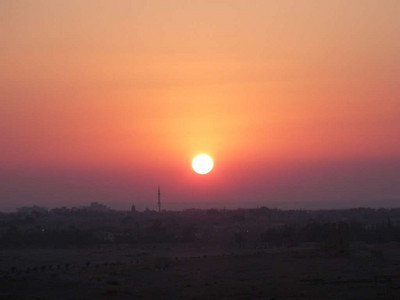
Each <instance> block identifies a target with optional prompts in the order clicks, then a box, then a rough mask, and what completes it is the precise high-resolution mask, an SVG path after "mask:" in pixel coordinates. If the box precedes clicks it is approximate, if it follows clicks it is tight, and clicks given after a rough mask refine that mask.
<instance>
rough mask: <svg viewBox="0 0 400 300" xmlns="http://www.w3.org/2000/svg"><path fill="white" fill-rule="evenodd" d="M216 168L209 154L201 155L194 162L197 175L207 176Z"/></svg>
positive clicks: (193, 166)
mask: <svg viewBox="0 0 400 300" xmlns="http://www.w3.org/2000/svg"><path fill="white" fill-rule="evenodd" d="M213 167H214V162H213V160H212V158H211V157H210V156H209V155H207V154H199V155H197V156H196V157H195V158H193V161H192V168H193V170H194V171H195V172H196V173H197V174H201V175H204V174H207V173H209V172H210V171H211V170H212V169H213Z"/></svg>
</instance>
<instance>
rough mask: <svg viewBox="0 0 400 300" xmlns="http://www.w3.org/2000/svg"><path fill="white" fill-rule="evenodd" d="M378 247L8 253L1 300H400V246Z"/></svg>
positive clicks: (0, 263)
mask: <svg viewBox="0 0 400 300" xmlns="http://www.w3.org/2000/svg"><path fill="white" fill-rule="evenodd" d="M373 249H378V248H372V247H371V246H368V247H367V246H365V245H355V246H352V251H351V255H350V256H347V257H333V256H329V255H327V254H325V253H323V252H321V250H317V248H316V247H312V246H308V247H306V246H304V247H298V248H288V249H265V250H254V249H253V250H250V249H248V250H246V249H235V250H232V249H222V248H201V247H196V246H194V245H191V246H182V245H173V246H165V245H163V246H151V245H150V246H146V247H136V248H135V247H131V246H115V247H110V246H108V247H104V248H100V249H98V248H96V249H94V248H90V249H54V250H53V249H29V250H28V249H26V250H21V249H18V250H10V249H8V250H1V252H0V299H399V297H400V246H399V245H398V244H389V245H385V246H381V248H380V250H379V249H378V251H376V250H375V251H374V250H373ZM377 253H378V254H377ZM381 253H383V255H381Z"/></svg>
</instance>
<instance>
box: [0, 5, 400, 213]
mask: <svg viewBox="0 0 400 300" xmlns="http://www.w3.org/2000/svg"><path fill="white" fill-rule="evenodd" d="M0 45H1V47H0V70H1V72H0V140H1V147H0V161H1V162H2V165H3V167H2V169H0V177H2V178H3V177H4V178H14V177H12V176H11V175H10V173H8V172H14V173H15V174H18V172H17V171H15V170H26V169H30V170H36V171H30V172H32V173H30V174H31V175H29V176H28V177H24V178H25V179H21V178H22V177H23V176H22V177H21V176H19V177H18V176H17V175H15V176H17V177H18V178H20V180H21V186H27V188H26V191H27V193H26V195H25V196H21V194H18V193H14V192H13V191H14V190H13V188H12V184H11V185H6V184H5V190H7V191H8V192H6V193H3V195H1V194H0V197H3V199H4V201H3V202H4V203H6V202H7V203H13V201H17V202H18V201H19V202H18V203H21V204H25V203H29V201H28V200H27V199H26V198H29V195H33V194H35V193H36V195H37V197H36V198H35V197H33V196H32V197H33V199H34V200H35V201H36V202H38V203H39V202H40V201H41V200H40V199H42V198H46V192H45V191H49V190H52V191H53V192H52V194H58V196H59V199H62V200H63V201H64V202H65V204H68V203H74V204H76V203H77V201H76V200H74V199H70V198H72V197H75V196H76V195H81V198H80V199H81V200H80V201H82V202H84V201H85V197H83V196H82V195H88V194H85V193H83V192H81V193H80V191H82V189H83V190H85V189H89V190H90V187H88V186H85V184H84V183H82V182H85V179H86V180H89V179H88V178H89V177H90V178H92V179H91V180H93V182H94V179H93V178H94V177H93V173H96V172H100V173H104V174H119V176H120V177H118V176H116V177H115V178H117V179H115V183H113V184H110V188H109V189H108V190H107V193H108V194H109V195H110V196H109V197H108V198H107V199H104V201H105V202H107V204H110V205H112V203H113V201H114V200H113V199H112V198H113V195H116V194H118V193H117V192H116V190H117V189H120V188H121V187H120V186H119V184H121V182H126V187H125V189H126V195H125V196H123V197H122V196H121V197H120V198H118V195H117V196H115V197H116V199H115V202H118V203H126V202H127V201H128V200H127V199H128V198H129V197H131V198H129V199H137V200H136V201H143V202H149V201H152V197H154V195H153V193H154V191H153V189H154V186H157V184H158V183H160V184H164V186H165V187H166V189H167V190H168V191H169V194H168V193H166V195H165V197H166V198H168V197H169V199H168V200H169V201H171V202H174V201H175V202H180V201H187V202H191V201H195V200H193V199H192V198H193V194H196V193H198V192H199V191H201V192H202V193H203V194H202V193H200V194H201V195H203V196H202V197H203V198H201V199H200V198H196V201H214V200H215V199H220V200H224V201H225V200H226V201H229V199H235V201H239V202H240V201H246V199H242V198H246V195H249V197H250V196H251V197H253V196H254V194H257V195H258V197H259V198H260V199H258V201H261V200H263V199H265V203H266V204H268V201H270V200H274V201H277V202H279V201H280V199H282V201H295V200H296V195H295V194H294V195H292V196H285V197H284V196H282V195H281V194H279V192H276V193H275V194H273V193H272V192H271V187H272V186H273V187H274V188H275V189H276V188H277V186H282V187H286V188H290V187H291V184H293V183H291V182H286V181H285V180H284V179H282V178H281V179H280V181H279V180H278V177H279V176H280V175H278V173H279V171H280V170H286V168H288V166H290V165H293V164H294V165H298V164H302V166H303V168H306V169H312V168H314V167H315V166H319V167H318V168H319V169H318V170H320V171H318V172H322V173H321V174H322V175H324V174H325V175H326V174H327V173H326V172H328V173H329V170H331V169H330V168H327V169H324V168H323V167H321V164H330V163H332V162H338V161H341V162H344V161H346V162H355V161H363V165H368V162H371V164H373V165H374V167H373V168H370V169H371V170H372V171H370V173H369V177H368V178H370V179H371V178H379V174H382V172H381V173H376V172H377V171H376V170H378V169H379V170H381V169H382V168H383V169H384V170H387V168H386V167H382V166H381V165H380V164H379V163H377V162H379V161H393V162H396V163H397V162H398V161H399V158H400V152H399V149H400V84H399V83H400V82H399V78H400V2H399V1H397V0H380V1H365V0H357V1H351V0H350V1H329V2H328V1H297V0H293V1H284V0H283V1H265V0H262V1H261V0H254V1H239V0H229V1H206V0H203V1H183V0H171V1H164V0H159V1H99V0H92V1H71V0H68V1H51V0H48V1H44V0H43V1H14V0H9V1H7V0H6V1H1V2H0ZM199 152H207V153H209V154H210V155H211V156H212V157H213V158H214V160H215V170H214V171H213V173H212V174H210V175H208V176H202V177H199V176H198V175H195V174H193V173H192V171H191V169H190V160H191V158H192V157H193V156H194V155H195V154H197V153H199ZM350 165H351V163H350ZM389 165H390V164H389ZM392 165H393V164H392ZM265 168H267V169H268V168H269V169H268V170H265ZM355 168H356V167H355ZM350 169H351V168H350ZM356 169H357V168H356ZM10 170H11V171H10ZM49 170H52V171H49ZM95 170H96V171H95ZM321 170H326V172H325V171H324V172H323V171H321ZM357 170H358V169H357ZM361 170H362V168H361ZM342 171H343V172H345V171H344V170H342ZM46 172H47V173H46ZM49 172H50V173H51V172H55V173H56V174H66V173H68V174H75V175H76V177H77V178H80V179H79V180H77V181H76V182H77V183H76V184H75V185H78V187H76V186H75V185H74V189H76V190H77V192H76V194H73V195H70V196H68V195H67V194H66V193H65V191H64V190H63V189H62V188H60V189H59V190H58V189H57V188H55V187H54V186H55V185H54V183H50V182H49V184H48V185H46V180H43V182H42V183H41V185H40V187H38V188H35V185H34V184H32V183H31V182H32V178H38V177H40V176H39V175H38V174H39V173H40V174H47V175H46V176H49V177H51V176H50V175H49V174H50V173H49ZM85 172H89V174H88V173H85ZM265 172H267V173H268V175H266V173H265ZM288 172H289V173H290V172H291V171H290V168H288ZM318 172H317V173H318ZM360 172H361V171H360ZM393 172H395V176H397V175H400V168H398V169H395V170H394V171H393V170H391V171H390V172H389V173H390V174H392V175H393ZM14 173H13V174H14ZM383 173H385V172H383ZM389 173H388V172H386V173H385V174H389ZM85 174H86V175H85ZM90 174H92V175H90ZM290 174H291V176H294V177H296V176H302V175H301V172H300V173H296V172H294V171H293V172H292V173H290ZM322 175H321V176H322ZM13 176H14V175H13ZM46 176H45V177H46ZM59 176H60V178H61V179H60V180H59V181H60V185H61V186H63V187H64V188H65V187H66V186H68V185H67V184H66V182H67V181H66V179H65V178H64V177H63V176H64V175H59ZM71 176H72V175H71ZM85 176H86V177H85ZM110 176H111V175H110ZM274 176H275V177H274ZM111 177H113V176H111ZM339 177H340V176H339V175H338V178H339ZM62 178H64V179H62ZM249 178H252V182H259V184H258V185H257V186H256V187H254V188H253V189H252V188H251V186H252V185H251V184H249V183H246V182H247V181H248V180H249ZM279 178H280V177H279ZM388 178H392V177H390V176H389V175H388ZM370 179H368V180H370ZM107 180H108V181H112V178H110V179H107ZM277 180H278V181H277ZM310 180H311V179H310ZM368 180H367V181H362V182H361V183H360V182H358V183H357V182H356V183H354V185H353V186H346V188H344V187H343V186H342V185H340V183H338V186H335V187H336V188H333V187H331V188H330V189H329V191H327V192H325V193H324V192H323V191H322V192H320V193H319V194H318V195H319V196H320V198H324V197H328V198H329V197H331V198H332V195H333V194H335V193H336V192H337V189H341V188H342V189H345V190H348V191H349V192H348V195H349V197H350V196H351V197H353V198H354V199H355V198H357V195H360V194H357V191H359V190H361V189H362V187H363V185H365V184H367V182H370V181H368ZM371 180H372V179H371ZM9 181H10V182H12V181H11V180H9ZM378 181H379V180H378ZM378 181H375V183H376V184H377V187H376V191H375V194H373V195H372V196H371V200H379V197H380V196H379V195H380V193H381V192H382V190H384V191H385V192H387V194H388V195H387V196H385V197H387V198H390V199H393V198H398V199H400V191H399V190H398V189H397V190H396V189H390V188H387V187H385V188H384V187H383V186H381V185H379V182H378ZM7 182H8V181H7ZM14 182H15V181H14ZM79 182H81V184H79ZM272 182H275V184H272ZM276 182H278V183H276ZM50 185H51V186H50ZM178 185H179V187H178ZM231 186H235V188H236V189H237V191H236V192H232V191H231V192H229V191H226V190H225V188H227V187H231ZM140 187H143V188H142V189H140ZM267 187H268V188H267ZM65 189H66V190H67V188H65ZM93 189H95V187H93ZM388 189H389V191H388ZM28 191H29V192H28ZM38 191H41V193H38ZM246 193H247V194H246ZM89 194H90V195H93V196H87V198H88V199H87V202H90V201H92V200H96V199H92V198H96V197H98V194H96V193H93V194H91V193H89ZM43 195H44V196H43ZM128 195H129V196H128ZM237 195H240V197H241V198H240V197H239V198H240V199H239V198H238V196H237ZM41 197H42V198H41ZM76 197H77V196H76ZM21 198H24V200H21ZM89 198H91V199H89ZM271 198H273V199H271ZM304 198H307V197H306V195H305V196H304ZM316 198H318V197H316ZM341 198H346V193H344V194H343V196H342V197H341ZM204 199H206V200H204ZM332 199H333V200H335V198H334V197H333V198H332ZM24 201H25V202H24ZM32 201H33V200H32ZM60 201H61V200H60ZM129 201H131V200H129ZM78 202H79V201H78ZM40 203H41V202H40ZM43 203H44V204H46V205H48V206H52V205H59V204H60V203H61V202H56V203H52V202H51V201H50V200H46V201H45V200H43ZM149 203H150V202H149ZM193 203H194V202H193ZM82 204H83V203H82ZM0 209H1V207H0Z"/></svg>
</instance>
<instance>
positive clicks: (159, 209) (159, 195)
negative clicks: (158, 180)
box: [158, 186, 161, 212]
mask: <svg viewBox="0 0 400 300" xmlns="http://www.w3.org/2000/svg"><path fill="white" fill-rule="evenodd" d="M158 212H161V191H160V186H158Z"/></svg>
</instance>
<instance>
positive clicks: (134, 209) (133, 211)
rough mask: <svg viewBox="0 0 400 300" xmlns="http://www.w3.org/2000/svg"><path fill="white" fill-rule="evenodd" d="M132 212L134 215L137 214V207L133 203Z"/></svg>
mask: <svg viewBox="0 0 400 300" xmlns="http://www.w3.org/2000/svg"><path fill="white" fill-rule="evenodd" d="M131 212H132V213H135V212H136V207H135V204H134V203H132V206H131Z"/></svg>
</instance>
